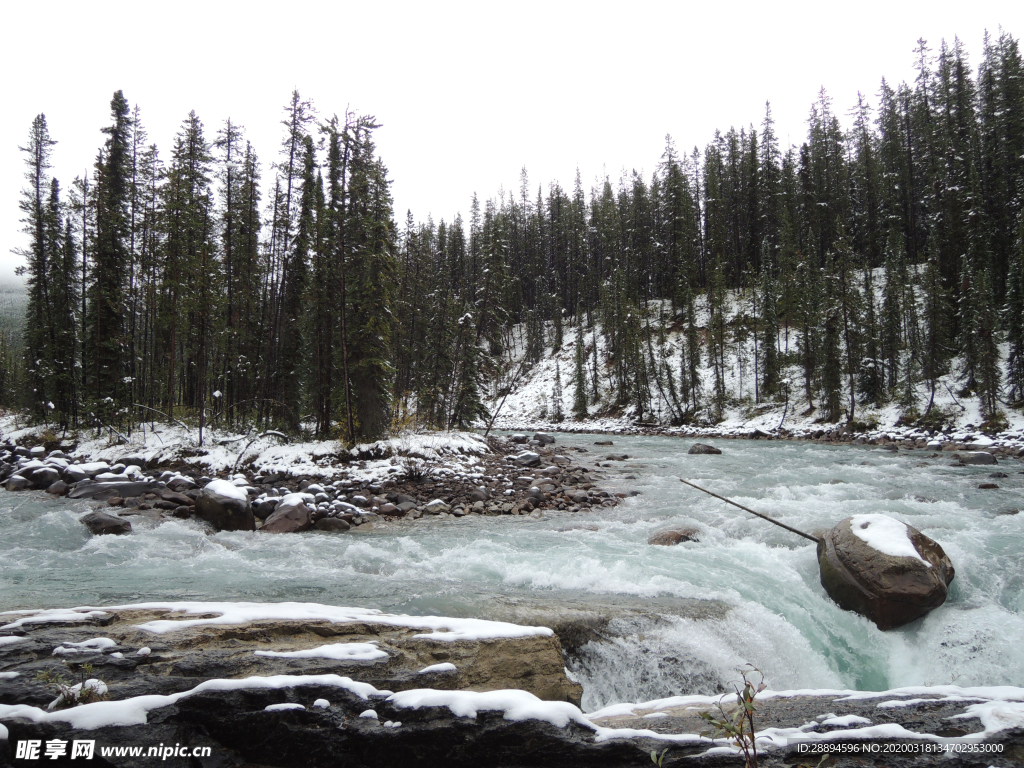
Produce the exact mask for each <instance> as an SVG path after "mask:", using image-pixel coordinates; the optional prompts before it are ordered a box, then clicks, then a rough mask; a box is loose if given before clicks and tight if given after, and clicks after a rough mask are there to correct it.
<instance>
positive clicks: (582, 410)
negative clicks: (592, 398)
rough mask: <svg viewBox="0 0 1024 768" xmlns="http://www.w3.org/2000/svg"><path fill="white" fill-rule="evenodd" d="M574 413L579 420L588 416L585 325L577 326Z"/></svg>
mask: <svg viewBox="0 0 1024 768" xmlns="http://www.w3.org/2000/svg"><path fill="white" fill-rule="evenodd" d="M572 415H573V417H574V418H575V419H576V420H577V421H582V420H583V419H585V418H587V371H586V359H585V355H584V352H583V325H582V324H579V325H577V327H576V356H575V368H574V371H573V397H572Z"/></svg>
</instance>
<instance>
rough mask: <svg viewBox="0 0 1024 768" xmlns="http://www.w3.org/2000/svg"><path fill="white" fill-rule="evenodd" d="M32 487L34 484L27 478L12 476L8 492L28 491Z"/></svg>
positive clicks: (8, 483) (8, 482) (8, 484)
mask: <svg viewBox="0 0 1024 768" xmlns="http://www.w3.org/2000/svg"><path fill="white" fill-rule="evenodd" d="M31 487H32V482H31V481H30V480H29V479H28V478H27V477H22V476H21V475H12V476H11V477H10V479H9V480H8V481H7V490H8V491H27V490H28V489H29V488H31Z"/></svg>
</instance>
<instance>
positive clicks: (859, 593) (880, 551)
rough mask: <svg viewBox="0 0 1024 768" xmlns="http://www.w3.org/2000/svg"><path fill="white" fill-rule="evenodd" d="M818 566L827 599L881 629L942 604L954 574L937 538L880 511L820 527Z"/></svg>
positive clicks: (913, 617)
mask: <svg viewBox="0 0 1024 768" xmlns="http://www.w3.org/2000/svg"><path fill="white" fill-rule="evenodd" d="M818 565H819V570H820V572H821V585H822V586H823V587H824V588H825V591H826V592H827V593H828V595H829V597H831V598H832V599H833V600H834V601H835V602H836V603H837V604H838V605H839V606H840V607H841V608H845V609H846V610H848V611H853V612H854V613H859V614H861V615H862V616H866V617H867V618H869V619H871V620H872V621H873V622H875V624H877V625H878V628H879V629H882V630H885V629H894V628H895V627H899V626H902V625H904V624H908V623H909V622H911V621H914V620H915V619H917V618H920V617H921V616H924V615H925V614H926V613H928V612H929V611H931V610H932V609H934V608H938V607H939V606H940V605H942V604H943V603H944V602H945V601H946V590H947V587H948V586H949V583H950V582H951V581H953V576H954V573H955V571H954V569H953V565H952V563H950V561H949V558H948V557H947V556H946V553H945V552H943V551H942V547H941V546H939V544H938V543H937V542H935V541H933V540H932V539H930V538H928V537H927V536H925V535H924V534H923V533H921V532H920V531H919V530H917V529H916V528H913V527H911V526H909V525H906V524H904V523H901V522H899V521H898V520H894V519H892V518H891V517H887V516H885V515H855V516H853V517H848V518H846V519H845V520H843V521H841V522H840V523H839V524H838V525H836V526H835V527H833V528H831V529H829V530H828V531H826V532H825V534H824V535H823V536H822V537H821V539H820V540H819V541H818Z"/></svg>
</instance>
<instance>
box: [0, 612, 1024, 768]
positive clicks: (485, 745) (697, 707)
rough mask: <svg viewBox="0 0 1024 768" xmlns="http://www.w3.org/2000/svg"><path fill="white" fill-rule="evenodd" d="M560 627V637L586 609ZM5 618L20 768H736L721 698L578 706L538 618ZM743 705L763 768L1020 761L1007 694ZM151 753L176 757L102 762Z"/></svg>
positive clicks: (767, 695)
mask: <svg viewBox="0 0 1024 768" xmlns="http://www.w3.org/2000/svg"><path fill="white" fill-rule="evenodd" d="M530 610H541V611H543V608H536V607H534V608H532V609H530ZM694 610H696V608H695V609H694ZM710 610H718V609H717V608H714V607H713V606H712V607H711V608H710ZM561 617H562V618H561V621H560V626H559V632H560V633H565V634H566V635H567V636H570V635H572V634H573V633H574V632H576V633H578V634H579V633H583V634H585V633H586V632H587V631H589V629H590V628H592V621H593V618H594V616H591V615H589V614H587V613H586V612H584V613H583V614H581V615H580V617H579V618H578V620H577V619H573V618H570V617H569V616H568V615H567V614H565V613H561ZM0 621H2V622H3V624H2V626H0V670H2V671H0V723H2V725H0V729H2V730H0V765H29V764H32V762H31V761H26V760H18V759H17V752H16V750H17V749H19V748H22V749H24V747H20V745H21V744H24V743H26V742H38V744H39V747H40V757H42V750H43V748H46V749H50V750H51V751H52V752H54V753H56V754H55V756H54V760H53V761H48V762H47V764H48V765H63V764H67V765H76V764H78V763H77V762H76V761H75V760H71V759H70V749H71V745H72V744H74V743H75V742H76V741H78V742H83V741H88V742H92V743H93V744H94V749H95V750H96V752H95V758H94V759H95V762H94V763H92V764H96V765H107V766H125V767H128V766H148V765H156V764H158V763H161V764H164V765H181V766H185V765H188V766H202V767H203V768H207V767H209V766H245V765H249V766H257V765H258V766H296V765H303V766H337V765H345V766H353V767H358V766H367V767H370V766H372V767H374V768H378V767H379V766H433V765H442V764H443V765H447V766H453V767H454V768H459V767H461V766H466V767H467V768H468V767H469V766H479V765H498V766H550V765H570V766H571V765H579V766H582V765H587V766H642V765H650V764H651V763H650V761H651V757H650V754H651V752H655V753H656V754H658V755H662V758H663V761H662V763H661V764H662V765H693V764H697V765H739V764H742V762H741V761H740V759H739V758H738V756H737V754H736V750H735V748H733V747H731V746H730V745H729V743H728V741H727V740H725V739H722V738H717V739H716V738H713V736H712V735H702V732H705V734H706V731H707V723H706V722H705V721H704V720H703V719H701V717H700V715H701V713H705V712H711V713H714V712H716V711H717V710H716V702H719V700H720V699H719V698H718V697H706V696H682V697H673V698H669V699H663V700H660V701H653V702H646V703H640V704H619V705H614V706H611V707H606V708H605V709H604V710H601V711H599V712H594V713H591V714H589V715H585V714H583V713H582V712H581V711H580V710H579V709H578V708H577V706H576V705H575V703H578V701H579V686H577V685H575V684H574V683H573V682H572V681H571V680H569V679H568V678H567V676H566V674H565V672H564V670H563V667H562V655H561V644H560V642H559V638H558V637H557V636H556V635H555V634H553V633H552V632H551V630H548V629H544V628H542V627H532V626H523V625H517V624H510V623H504V622H494V621H480V620H474V619H445V618H440V617H411V616H399V615H391V614H380V613H378V612H375V611H368V610H365V609H351V608H336V607H331V606H322V605H315V604H308V603H278V604H256V603H205V604H204V603H192V604H189V603H168V604H139V605H130V606H120V607H117V606H115V607H104V608H79V609H70V610H52V611H24V612H16V613H8V614H0ZM577 624H579V625H580V626H576V625H577ZM83 692H84V693H83ZM731 698H733V697H726V698H725V699H724V700H722V703H723V704H724V706H725V708H726V710H727V711H732V710H733V709H734V706H735V705H734V704H733V703H732V701H731ZM574 702H575V703H574ZM69 705H74V706H69ZM756 706H757V711H756V715H755V725H756V728H757V731H758V748H759V750H760V752H761V764H762V765H765V766H784V765H785V766H796V765H820V764H821V763H819V759H820V757H819V756H814V755H812V752H813V751H814V750H822V749H831V750H835V752H834V756H833V757H831V758H829V759H828V760H827V761H826V762H825V763H824V764H825V765H829V766H834V765H863V764H884V765H887V766H903V765H921V764H927V763H932V762H939V761H941V762H942V764H943V765H953V766H975V765H976V766H1011V765H1019V764H1020V761H1021V760H1022V759H1024V690H1022V689H1019V688H999V689H959V688H955V687H951V686H940V687H933V688H920V689H903V690H897V691H889V692H884V693H864V692H853V691H820V692H813V691H795V692H783V693H773V692H771V691H764V692H763V693H761V694H760V695H759V699H758V701H757V704H756ZM158 744H159V745H162V746H167V747H171V746H173V747H174V748H175V749H177V750H178V751H177V753H173V754H171V756H170V757H169V758H168V757H167V756H164V757H163V759H161V758H160V757H159V756H157V757H150V758H147V757H138V756H130V755H125V754H121V755H115V754H113V752H112V750H117V749H119V748H121V749H126V748H131V747H138V746H145V747H148V746H156V745H158ZM851 745H852V746H851ZM197 749H198V750H199V753H198V755H199V756H195V757H181V756H180V755H182V754H183V753H185V752H187V753H188V754H189V755H192V754H193V751H194V750H197ZM62 750H63V751H62ZM101 750H105V754H104V755H102V756H101ZM853 750H858V752H857V753H856V754H851V752H852V751H853ZM925 750H930V751H929V752H925V753H924V756H922V753H923V752H924V751H925ZM158 754H159V753H158ZM943 755H945V756H946V757H945V758H943ZM930 757H934V760H932V759H930ZM879 760H881V762H878V761H879ZM865 761H866V762H865Z"/></svg>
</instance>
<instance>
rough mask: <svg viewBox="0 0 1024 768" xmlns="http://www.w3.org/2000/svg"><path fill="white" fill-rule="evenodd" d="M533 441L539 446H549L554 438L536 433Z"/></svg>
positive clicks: (542, 433)
mask: <svg viewBox="0 0 1024 768" xmlns="http://www.w3.org/2000/svg"><path fill="white" fill-rule="evenodd" d="M533 439H534V440H536V441H537V442H538V443H540V444H541V445H551V444H552V443H553V442H555V438H553V437H552V436H551V435H549V434H547V433H546V432H537V433H536V434H535V435H534V436H533Z"/></svg>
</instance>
